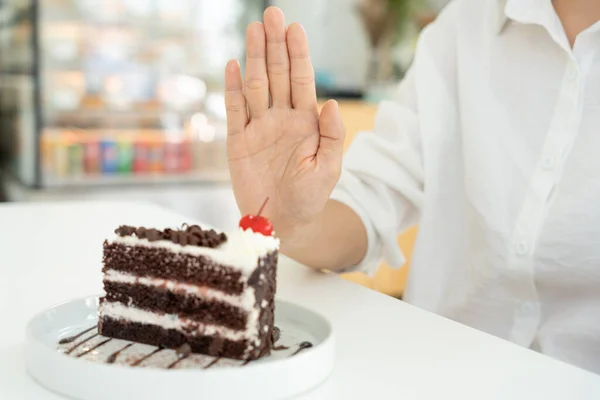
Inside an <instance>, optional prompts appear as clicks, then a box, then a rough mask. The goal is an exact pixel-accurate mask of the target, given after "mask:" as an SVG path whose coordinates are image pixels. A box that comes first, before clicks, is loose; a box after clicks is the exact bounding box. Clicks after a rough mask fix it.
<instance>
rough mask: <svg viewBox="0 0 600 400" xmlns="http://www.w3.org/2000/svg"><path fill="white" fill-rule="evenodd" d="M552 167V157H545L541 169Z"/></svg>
mask: <svg viewBox="0 0 600 400" xmlns="http://www.w3.org/2000/svg"><path fill="white" fill-rule="evenodd" d="M552 167H554V157H546V158H544V159H543V160H542V168H543V169H545V170H549V169H552Z"/></svg>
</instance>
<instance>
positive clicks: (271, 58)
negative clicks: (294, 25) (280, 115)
mask: <svg viewBox="0 0 600 400" xmlns="http://www.w3.org/2000/svg"><path fill="white" fill-rule="evenodd" d="M264 20H265V32H266V35H267V74H268V76H269V91H270V93H271V102H272V103H273V105H274V106H284V107H285V106H287V107H289V106H291V99H290V59H289V56H288V50H287V43H286V27H285V17H284V15H283V12H282V11H281V10H280V9H279V8H277V7H269V8H267V9H266V11H265V15H264Z"/></svg>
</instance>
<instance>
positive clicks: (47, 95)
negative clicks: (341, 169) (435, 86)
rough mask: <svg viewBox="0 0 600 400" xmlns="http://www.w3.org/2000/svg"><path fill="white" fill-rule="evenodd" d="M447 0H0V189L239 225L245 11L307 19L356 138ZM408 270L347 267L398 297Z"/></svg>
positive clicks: (406, 242) (3, 194)
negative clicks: (232, 127) (228, 111)
mask: <svg viewBox="0 0 600 400" xmlns="http://www.w3.org/2000/svg"><path fill="white" fill-rule="evenodd" d="M447 2H448V0H302V1H298V0H0V201H19V202H39V201H44V202H48V201H75V200H110V201H120V200H125V201H150V202H154V203H158V204H161V205H163V206H166V207H169V208H171V209H174V210H176V211H178V212H180V213H182V214H184V215H187V216H190V217H192V218H195V219H199V220H202V221H205V222H207V223H209V224H212V225H213V226H216V227H217V228H220V229H230V228H231V227H232V226H235V225H236V224H237V221H238V219H239V213H238V211H237V208H236V205H235V200H234V198H233V195H232V193H231V190H230V186H229V183H228V180H229V174H228V171H227V157H226V154H225V138H226V123H225V108H224V104H223V68H224V65H225V63H226V61H227V60H228V59H230V58H238V59H239V60H240V61H242V62H243V58H244V41H245V40H244V32H245V28H246V26H247V24H248V23H250V22H252V21H255V20H260V19H261V17H262V12H263V10H264V9H265V8H266V7H267V6H269V5H276V6H279V7H280V8H282V9H283V11H284V13H285V14H286V17H287V20H288V23H291V22H300V23H302V24H303V25H304V26H305V28H306V31H307V33H308V37H309V42H310V45H311V57H312V60H313V63H314V67H315V76H316V82H317V90H318V95H319V98H320V99H327V98H336V99H337V100H338V101H339V102H340V106H341V110H342V113H343V118H344V122H345V124H346V127H347V130H348V133H349V135H348V136H349V137H348V140H347V143H346V145H348V144H349V143H350V142H351V141H352V138H353V136H354V135H355V134H356V133H357V132H359V131H364V130H369V129H371V127H372V124H373V116H374V113H375V109H376V106H377V103H378V102H379V101H381V100H382V99H385V98H387V97H389V96H390V95H391V93H392V92H393V90H394V88H395V85H396V84H397V82H398V81H399V80H401V79H402V76H403V75H404V73H405V71H406V69H407V68H408V67H409V65H410V63H411V60H412V56H413V53H414V48H415V43H416V40H417V38H418V35H419V32H420V31H421V30H422V29H423V28H424V27H425V26H426V25H427V24H429V23H430V22H431V21H433V20H434V19H435V17H436V15H437V13H438V12H439V11H440V10H441V9H442V8H443V7H444V6H445V5H446V3H447ZM242 65H243V64H242ZM1 223H2V221H0V224H1ZM414 234H415V229H413V230H410V231H409V232H407V233H406V234H404V235H403V236H401V237H400V238H399V243H400V245H401V246H402V247H403V248H404V249H405V251H406V252H407V253H409V254H410V248H411V246H412V242H413V241H414ZM405 274H406V268H404V269H403V270H402V271H399V272H398V271H391V270H390V269H389V268H387V266H385V265H383V266H382V267H381V269H380V272H378V274H377V276H376V277H375V278H367V277H364V276H360V275H357V274H352V275H349V276H347V278H348V279H352V280H355V281H357V282H360V283H361V284H364V285H366V286H369V287H373V288H375V289H377V290H380V291H382V292H385V293H388V294H391V295H394V296H401V294H402V290H403V282H404V279H405Z"/></svg>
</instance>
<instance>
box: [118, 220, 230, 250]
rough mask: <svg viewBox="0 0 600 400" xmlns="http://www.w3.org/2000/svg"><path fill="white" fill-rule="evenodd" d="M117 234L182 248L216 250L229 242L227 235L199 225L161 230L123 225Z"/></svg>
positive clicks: (184, 225) (185, 225)
mask: <svg viewBox="0 0 600 400" xmlns="http://www.w3.org/2000/svg"><path fill="white" fill-rule="evenodd" d="M115 233H116V234H117V235H119V236H121V237H124V236H133V235H135V236H137V237H138V238H139V239H148V241H149V242H156V241H157V240H168V241H171V242H173V243H175V244H179V245H181V246H201V247H211V248H215V247H218V246H220V245H221V244H222V243H224V242H226V241H227V235H225V233H223V232H221V233H219V232H217V231H215V230H214V229H210V230H205V229H202V228H201V227H200V226H198V225H191V226H188V225H187V224H183V226H182V228H181V229H169V228H167V229H165V230H162V231H161V230H159V229H154V228H144V227H143V226H140V227H137V228H136V227H134V226H128V225H121V226H120V227H118V228H117V229H115Z"/></svg>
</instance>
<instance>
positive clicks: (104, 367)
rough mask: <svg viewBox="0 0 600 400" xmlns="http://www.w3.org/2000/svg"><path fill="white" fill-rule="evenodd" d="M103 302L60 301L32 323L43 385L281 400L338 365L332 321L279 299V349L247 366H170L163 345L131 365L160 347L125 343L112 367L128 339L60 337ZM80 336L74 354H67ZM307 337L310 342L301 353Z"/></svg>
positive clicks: (195, 358)
mask: <svg viewBox="0 0 600 400" xmlns="http://www.w3.org/2000/svg"><path fill="white" fill-rule="evenodd" d="M98 300H99V298H98V296H94V297H88V298H84V299H77V300H72V301H69V302H66V303H63V304H60V305H57V306H55V307H53V308H51V309H49V310H47V311H44V312H42V313H40V314H38V315H37V316H35V317H34V318H33V319H32V320H31V321H29V323H28V324H27V328H26V334H27V338H26V351H25V356H26V365H27V371H28V372H29V374H30V375H31V376H32V377H33V378H34V379H35V380H36V381H37V382H39V383H40V384H41V385H42V386H44V387H46V388H47V389H50V390H52V391H54V392H57V393H60V394H63V395H66V396H69V397H71V398H75V399H79V400H106V399H112V400H125V399H127V400H129V399H132V398H141V399H146V400H152V399H157V400H158V399H160V400H163V399H169V398H196V399H200V398H203V399H223V398H224V399H229V398H231V399H239V398H244V399H254V398H256V399H259V398H260V399H261V400H262V399H281V398H287V397H290V396H294V395H297V394H299V393H302V392H305V391H308V390H310V389H312V388H314V387H315V386H317V385H319V384H320V383H322V382H323V381H324V380H326V379H327V377H328V376H329V374H330V373H331V370H332V369H333V362H334V337H333V332H332V329H331V325H330V324H329V322H328V321H327V319H325V318H324V317H323V316H321V315H319V314H317V313H315V312H313V311H311V310H308V309H306V308H304V307H301V306H298V305H296V304H293V303H289V302H286V301H281V300H277V301H276V304H275V325H276V326H277V327H279V328H280V329H281V337H280V339H279V340H278V341H277V343H276V346H281V347H279V348H280V349H281V350H279V351H272V352H271V353H272V354H271V355H270V356H268V357H264V358H262V359H260V360H256V361H252V362H250V363H247V364H245V365H244V363H243V362H240V361H235V360H228V359H220V360H218V361H217V362H216V363H215V362H213V361H215V358H214V357H209V356H202V355H195V354H194V355H192V356H191V357H190V358H189V359H185V360H183V361H181V362H178V363H177V364H176V366H175V367H174V368H173V369H166V367H167V366H168V365H170V364H172V363H173V361H176V360H177V354H176V352H175V351H173V350H163V351H160V354H155V355H154V356H152V357H149V358H148V359H147V360H146V361H145V362H143V363H140V364H139V365H138V366H135V367H134V366H131V365H130V364H132V362H131V360H132V359H137V360H139V359H140V358H141V357H140V355H146V354H150V353H151V352H152V351H154V350H156V347H151V346H146V345H142V344H133V345H131V346H128V347H127V348H126V349H125V350H123V351H122V352H121V353H119V354H118V355H117V357H116V360H115V362H114V363H113V364H107V363H106V360H107V358H109V357H110V355H111V354H114V353H115V352H116V351H118V350H119V349H121V348H124V347H125V346H127V345H128V344H130V343H131V342H127V341H122V340H116V339H113V340H111V341H110V343H106V344H103V345H101V346H99V347H97V348H94V347H95V346H96V345H97V344H100V343H101V342H103V341H105V340H106V339H107V338H104V337H102V336H95V337H92V336H93V335H94V334H95V333H96V332H95V330H92V331H90V332H88V333H86V334H84V335H82V336H80V337H79V338H78V339H77V340H75V341H73V342H72V343H71V344H63V345H59V344H58V342H59V341H60V340H61V339H65V338H67V337H70V336H71V337H72V336H73V335H76V334H77V333H79V332H82V331H84V330H86V329H89V328H91V327H93V326H94V325H95V324H96V323H97V308H98ZM88 338H89V339H88ZM86 339H88V340H87V341H86ZM83 341H85V343H82V344H81V345H79V346H78V347H77V348H76V349H74V350H73V351H72V352H71V353H70V355H67V354H65V353H66V351H67V350H69V349H70V348H71V347H75V346H77V344H78V343H80V342H83ZM305 341H308V342H310V343H312V345H313V346H312V347H311V348H307V349H303V350H302V351H300V352H297V351H298V349H299V348H300V346H299V345H300V343H302V342H305ZM284 347H287V349H284ZM296 352H297V353H296ZM84 353H85V354H84ZM294 353H296V354H294ZM78 355H81V357H78ZM151 360H152V362H150V361H151ZM206 367H208V368H206Z"/></svg>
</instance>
